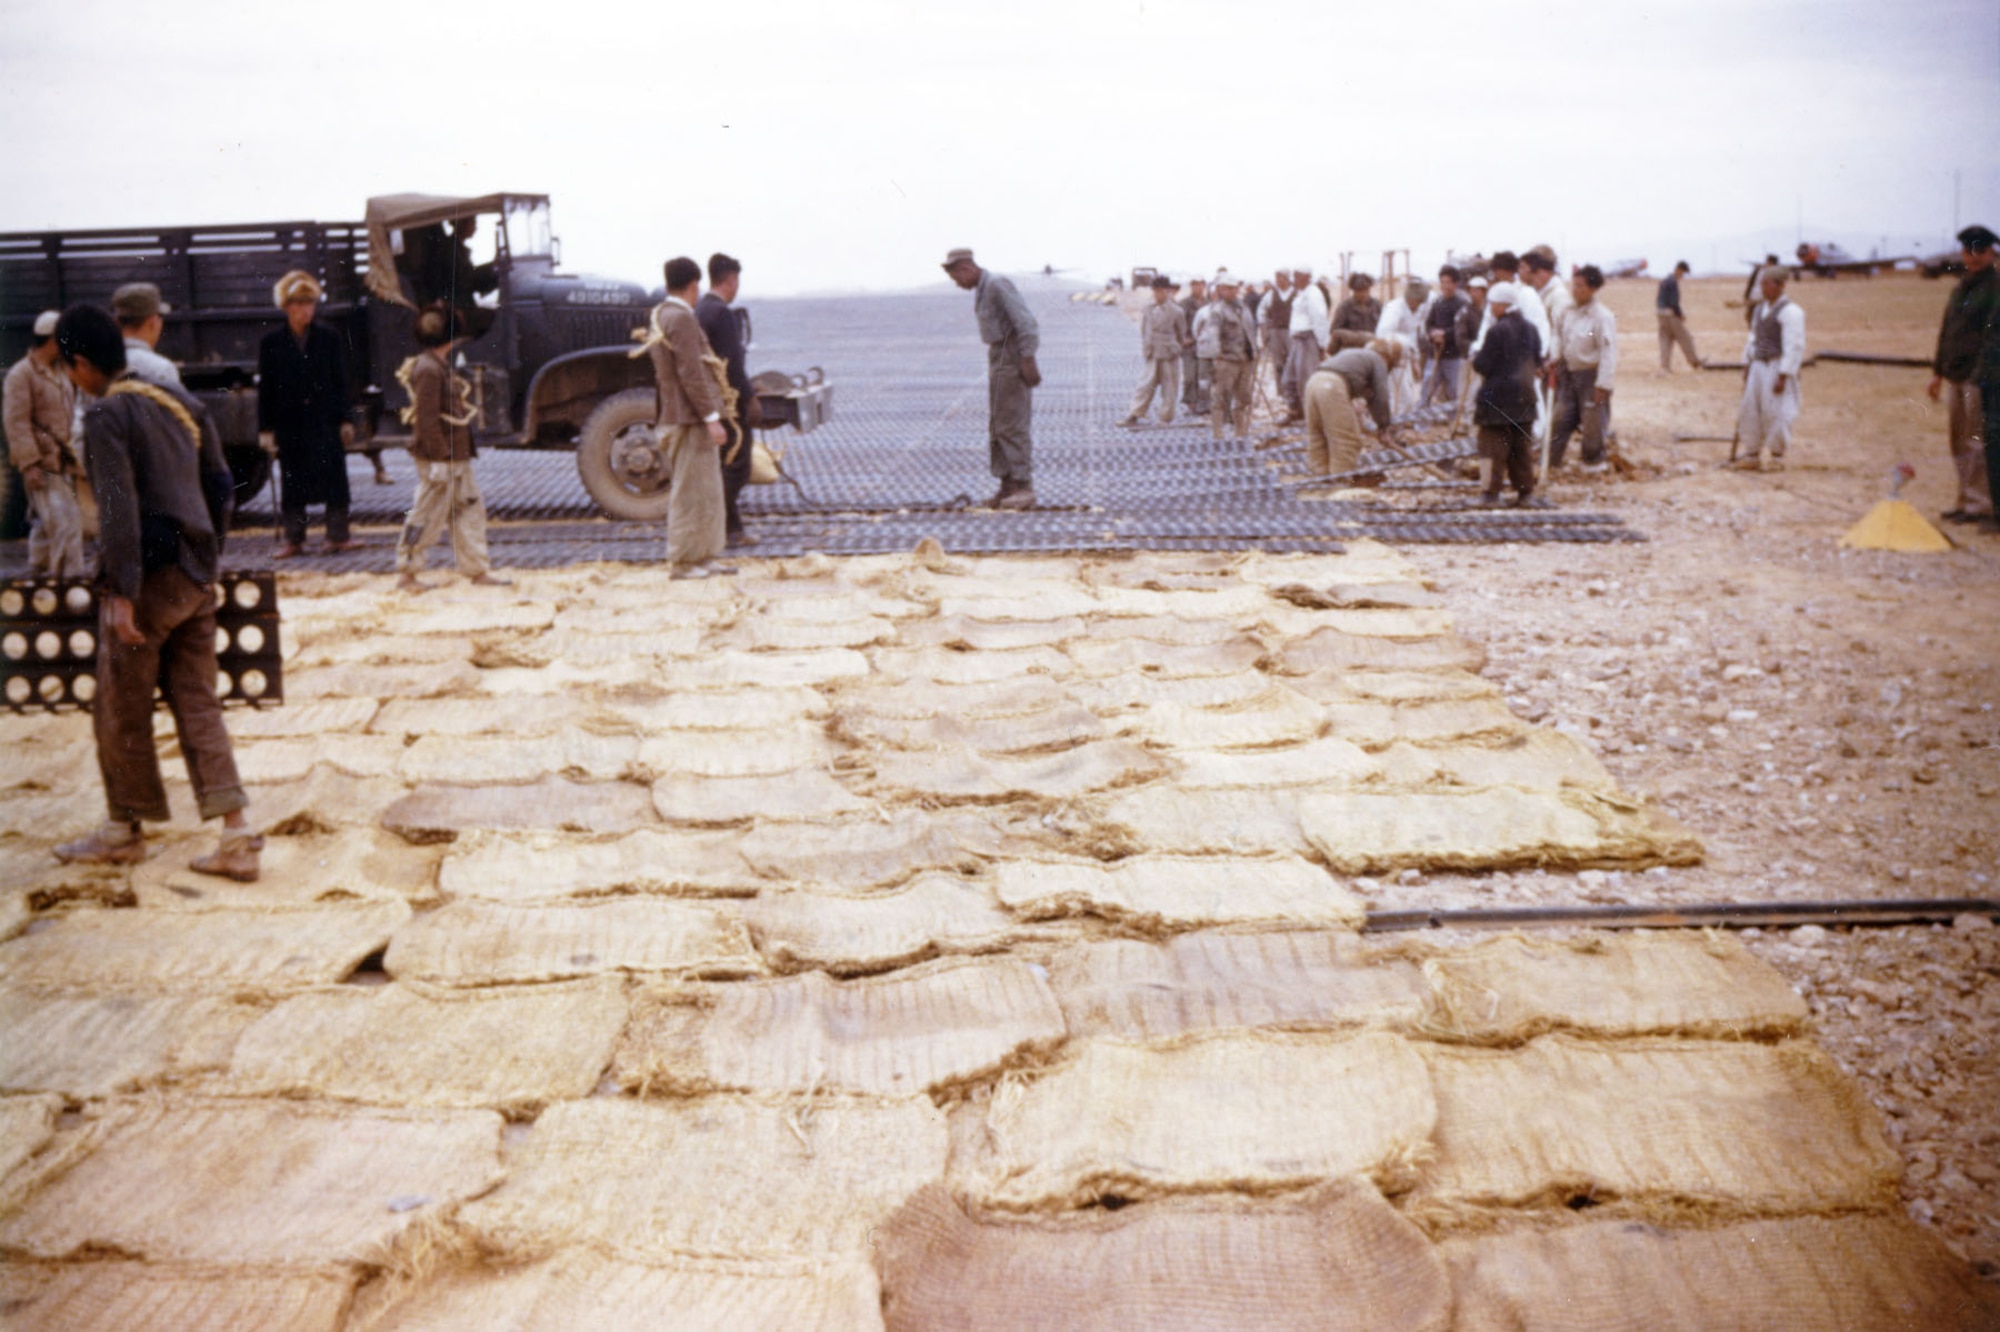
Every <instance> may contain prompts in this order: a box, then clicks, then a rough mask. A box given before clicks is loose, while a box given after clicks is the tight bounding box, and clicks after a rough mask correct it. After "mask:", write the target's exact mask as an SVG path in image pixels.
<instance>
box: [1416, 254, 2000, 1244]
mask: <svg viewBox="0 0 2000 1332" xmlns="http://www.w3.org/2000/svg"><path fill="white" fill-rule="evenodd" d="M1741 289H1742V288H1741V283H1740V282H1733V281H1729V282H1725V281H1719V280H1715V281H1697V282H1687V283H1684V284H1683V287H1682V290H1683V293H1684V300H1683V305H1684V308H1685V309H1686V310H1687V313H1688V317H1689V321H1690V323H1691V325H1692V327H1693V329H1694V333H1695V338H1696V342H1697V345H1698V346H1699V348H1700V350H1701V352H1702V354H1703V355H1704V356H1705V357H1709V358H1712V359H1717V360H1723V359H1728V360H1739V359H1740V358H1741V353H1742V350H1743V347H1742V343H1743V314H1742V311H1741V310H1740V309H1732V308H1729V307H1728V306H1727V305H1726V302H1727V301H1731V300H1736V299H1738V298H1740V295H1741ZM1948 290H1949V283H1948V282H1946V283H1939V282H1930V281H1925V280H1923V279H1921V278H1917V277H1911V276H1898V277H1882V278H1876V279H1874V280H1872V281H1850V280H1846V279H1842V280H1839V281H1832V282H1829V281H1821V280H1813V279H1799V280H1795V281H1794V282H1793V283H1792V286H1791V296H1792V298H1793V299H1794V300H1795V301H1796V302H1797V303H1798V304H1799V305H1801V306H1802V307H1804V309H1805V311H1806V317H1807V346H1808V351H1809V352H1818V351H1826V350H1840V351H1854V352H1863V353H1870V354H1878V355H1895V356H1928V355H1929V354H1930V352H1931V351H1932V349H1933V346H1934V343H1935V339H1936V335H1937V322H1938V319H1939V317H1940V316H1941V313H1942V309H1943V303H1944V299H1945V295H1946V292H1947V291H1948ZM1652 294H1653V284H1652V283H1651V282H1620V283H1613V284H1612V285H1611V286H1610V287H1608V288H1607V298H1608V300H1609V302H1610V305H1611V308H1612V310H1613V312H1614V313H1615V314H1616V315H1617V317H1618V321H1619V329H1620V337H1619V348H1620V354H1621V358H1622V360H1621V366H1620V370H1619V373H1618V387H1617V391H1616V393H1615V395H1614V399H1613V403H1614V414H1615V421H1616V424H1617V430H1618V437H1619V446H1620V449H1621V451H1622V452H1623V454H1624V455H1625V457H1626V458H1627V459H1628V460H1629V461H1630V462H1632V463H1633V464H1635V465H1636V468H1637V472H1636V475H1631V476H1625V477H1618V478H1609V479H1605V480H1602V481H1598V480H1595V479H1587V478H1575V479H1572V480H1568V481H1562V480H1559V481H1558V483H1557V484H1556V486H1555V487H1554V489H1553V497H1554V499H1555V500H1556V501H1557V502H1558V503H1559V504H1563V505H1570V504H1576V505H1588V506H1589V507H1591V508H1598V509H1604V510H1607V511H1610V512H1616V513H1622V514H1623V515H1624V516H1625V517H1626V521H1627V522H1629V523H1631V524H1632V525H1633V526H1634V527H1637V528H1639V529H1641V530H1643V531H1645V532H1646V533H1647V534H1648V536H1649V538H1650V539H1649V540H1648V541H1647V542H1646V543H1645V544H1643V545H1626V546H1607V547H1596V548H1591V549H1587V550H1581V549H1575V548H1568V547H1556V546H1508V547H1486V548H1481V549H1478V550H1474V551H1463V550H1452V549H1443V548H1436V547H1414V548H1411V549H1410V550H1409V551H1408V552H1407V553H1408V555H1409V557H1410V559H1411V561H1412V562H1413V563H1414V564H1415V565H1416V566H1417V567H1418V568H1419V569H1421V570H1423V571H1424V572H1425V574H1426V575H1427V576H1428V577H1429V578H1431V579H1432V580H1433V581H1434V582H1435V583H1436V585H1437V587H1438V589H1439V590H1440V591H1441V592H1442V593H1443V594H1444V596H1445V600H1446V602H1447V603H1448V604H1449V605H1450V606H1451V609H1452V612H1453V615H1454V617H1455V619H1456V622H1457V624H1458V626H1459V628H1460V630H1461V631H1462V632H1463V633H1465V634H1466V635H1467V637H1469V638H1472V639H1474V640H1475V641H1478V642H1481V643H1483V644H1485V645H1486V648H1487V651H1488V654H1489V657H1488V663H1487V667H1486V675H1487V676H1488V678H1489V679H1491V680H1492V681H1494V683H1496V684H1498V685H1499V686H1500V687H1501V689H1502V690H1503V691H1504V692H1505V695H1506V697H1507V698H1508V700H1509V702H1510V703H1511V704H1512V705H1513V706H1514V707H1515V708H1516V710H1517V711H1519V712H1520V713H1521V714H1522V715H1523V716H1524V717H1526V718H1528V719H1530V720H1535V721H1539V722H1541V723H1542V724H1545V725H1552V726H1554V727H1555V729H1557V730H1558V731H1563V732H1566V733H1569V734H1572V735H1575V736H1578V737H1580V738H1584V739H1586V740H1587V742H1588V743H1589V744H1590V745H1591V747H1592V748H1593V749H1595V750H1596V751H1597V753H1598V754H1599V755H1600V757H1602V759H1603V760H1604V763H1605V765H1606V767H1607V768H1609V769H1610V771H1611V772H1612V773H1613V775H1615V776H1616V777H1617V778H1618V780H1619V782H1620V784H1621V785H1623V786H1625V787H1626V788H1628V789H1630V790H1632V791H1634V792H1635V793H1638V794H1642V795H1645V796H1647V797H1649V798H1651V799H1653V800H1655V801H1656V802H1658V803H1659V805H1660V806H1661V807H1662V808H1664V809H1666V810H1668V811H1669V812H1671V813H1673V814H1674V815H1675V816H1677V817H1678V818H1680V819H1681V820H1682V821H1684V822H1685V823H1686V824H1688V826H1690V827H1691V828H1693V829H1695V830H1696V831H1697V832H1699V833H1700V835H1701V836H1702V837H1703V839H1704V840H1705V842H1706V844H1707V848H1708V856H1707V860H1706V862H1705V863H1704V864H1703V865H1702V866H1700V867H1698V868H1693V869H1661V870H1655V871H1652V872H1651V873H1648V874H1643V875H1637V876H1630V875H1617V874H1608V875H1607V874H1595V873H1589V872H1586V873H1584V874H1582V875H1580V876H1567V875H1565V876H1548V875H1536V874H1528V875H1504V874H1502V875H1492V876H1482V877H1480V878H1478V879H1467V880H1464V881H1436V880H1434V881H1431V882H1429V883H1423V884H1401V885H1395V884H1389V885H1384V893H1383V894H1382V899H1383V900H1382V901H1380V902H1378V905H1388V904H1391V903H1395V902H1398V901H1399V899H1400V904H1402V905H1409V906H1421V905H1431V904H1432V903H1434V902H1436V903H1441V904H1445V905H1456V904H1458V903H1459V902H1460V900H1461V899H1464V900H1467V901H1492V902H1496V903H1502V904H1523V905H1525V904H1529V903H1542V902H1564V903H1567V902H1578V901H1581V902H1592V901H1595V902H1623V901H1647V902H1663V903H1692V902H1722V901H1773V900H1782V901H1830V900H1840V899H1855V898H1868V899H1891V898H1958V897H1968V898H1989V899H1990V898H1994V897H1996V896H2000V890H1996V887H1995V877H1996V874H2000V871H1997V870H1996V868H1995V851H1996V848H2000V816H1996V808H2000V807H1996V800H2000V713H1996V711H1995V701H1996V700H2000V537H1996V536H1994V535H1993V534H1991V533H1984V532H1976V531H1974V530H1973V529H1972V528H1970V527H1967V526H1956V525H1950V524H1945V523H1942V522H1940V521H1938V515H1939V514H1940V513H1941V511H1943V510H1945V509H1948V508H1950V507H1952V504H1953V502H1954V500H1955V498H1956V488H1955V485H1954V484H1953V472H1952V467H1951V462H1950V458H1949V454H1948V451H1947V447H1946V441H1945V414H1944V409H1943V407H1942V406H1940V405H1938V404H1937V403H1934V402H1932V401H1931V400H1930V399H1929V398H1928V397H1926V396H1925V394H1924V386H1925V384H1926V383H1927V382H1928V380H1929V378H1930V373H1929V371H1928V370H1922V369H1915V368H1901V367H1877V366H1865V365H1854V364H1839V363H1833V362H1824V361H1822V362H1819V363H1817V364H1815V365H1813V366H1811V367H1809V368H1808V369H1807V370H1806V371H1805V373H1804V390H1803V391H1804V396H1805V407H1804V413H1803V415H1802V416H1801V418H1800V420H1799V423H1798V428H1797V430H1796V432H1795V436H1794V440H1795V442H1794V446H1793V450H1792V453H1791V455H1790V456H1789V458H1788V459H1787V467H1786V470H1784V471H1782V472H1776V473H1743V472H1734V471H1729V470H1724V469H1722V468H1720V467H1719V464H1720V463H1722V462H1724V461H1726V460H1727V458H1728V456H1729V444H1728V437H1729V436H1730V434H1731V433H1732V431H1733V429H1734V422H1735V410H1736V404H1737V400H1738V396H1739V394H1740V391H1741V377H1740V375H1738V374H1734V373H1729V372H1723V371H1709V372H1705V373H1693V372H1690V371H1688V370H1687V369H1686V367H1685V364H1684V363H1683V362H1682V361H1681V360H1680V358H1679V354H1678V353H1676V355H1675V372H1674V373H1673V374H1672V375H1671V376H1661V375H1660V374H1658V357H1657V350H1656V341H1655V329H1654V319H1653V314H1652ZM1677 436H1711V437H1716V436H1719V437H1720V441H1719V442H1718V441H1715V440H1703V441H1685V442H1683V441H1679V440H1677ZM1904 461H1907V462H1909V463H1910V464H1911V465H1912V466H1913V467H1914V468H1915V469H1916V473H1917V474H1916V479H1915V480H1914V482H1912V483H1911V484H1910V485H1909V486H1908V487H1906V489H1905V491H1904V497H1905V498H1907V499H1909V500H1910V501H1911V503H1912V504H1913V505H1915V507H1916V508H1917V509H1918V510H1919V511H1920V512H1921V513H1923V514H1924V515H1925V517H1927V518H1929V519H1931V520H1932V521H1933V522H1936V523H1937V525H1938V526H1939V527H1940V528H1941V529H1942V530H1944V531H1945V532H1946V533H1947V534H1949V535H1950V536H1951V537H1952V538H1953V539H1954V540H1955V541H1957V542H1959V543H1960V545H1959V548H1958V549H1956V550H1954V551H1952V552H1950V553H1949V554H1940V555H1903V554H1891V553H1887V552H1880V551H1858V550H1843V549H1841V548H1840V546H1839V544H1838V543H1839V539H1840V537H1841V534H1842V533H1843V532H1845V531H1846V530H1847V528H1848V527H1849V526H1851V525H1852V524H1853V523H1854V522H1856V521H1857V520H1859V519H1860V518H1861V516H1862V515H1863V514H1865V513H1866V512H1867V511H1868V509H1869V507H1870V506H1871V505H1873V504H1874V503H1875V502H1876V501H1878V500H1880V499H1881V498H1883V497H1884V495H1885V494H1886V493H1887V490H1888V473H1889V472H1890V470H1891V469H1892V468H1893V467H1894V466H1895V465H1896V464H1897V463H1899V462H1904ZM1755 947H1756V948H1757V950H1758V951H1759V952H1760V953H1761V954H1762V955H1764V956H1765V957H1766V958H1768V959H1769V960H1770V961H1771V962H1773V963H1774V964H1776V965H1777V966H1779V967H1780V968H1781V969H1782V970H1783V971H1784V972H1785V973H1786V974H1787V975H1788V976H1789V977H1791V979H1792V980H1793V982H1794V983H1795V984H1797V985H1798V986H1799V988H1800V990H1801V992H1802V993H1803V994H1804V995H1805V996H1806V998H1807V1000H1808V1001H1809V1002H1810V1003H1811V1005H1812V1008H1813V1012H1814V1019H1815V1023H1816V1025H1817V1027H1818V1029H1819V1035H1820V1039H1821V1040H1822V1042H1824V1043H1825V1044H1826V1046H1827V1048H1828V1049H1829V1050H1830V1051H1832V1052H1833V1053H1834V1054H1835V1056H1836V1057H1837V1058H1839V1059H1840V1060H1841V1061H1842V1062H1843V1063H1844V1064H1845V1065H1846V1066H1847V1067H1848V1069H1849V1070H1850V1071H1851V1072H1853V1073H1854V1074H1855V1075H1856V1076H1857V1077H1859V1078H1860V1079H1861V1080H1862V1082H1863V1084H1864V1085H1865V1086H1866V1087H1867V1089H1868V1091H1869V1094H1870V1096H1871V1097H1872V1098H1873V1099H1874V1100H1875V1102H1876V1104H1877V1105H1878V1106H1880V1107H1881V1108H1882V1110H1883V1111H1884V1113H1885V1114H1886V1115H1887V1116H1888V1117H1889V1118H1888V1122H1889V1129H1890V1133H1891V1135H1892V1137H1896V1138H1898V1139H1899V1140H1900V1143H1901V1145H1902V1147H1903V1149H1904V1152H1905V1156H1906V1159H1907V1162H1908V1165H1909V1170H1908V1173H1907V1174H1906V1177H1905V1184H1904V1193H1905V1196H1906V1198H1907V1199H1909V1201H1910V1203H1911V1206H1912V1210H1913V1212H1915V1213H1916V1214H1917V1215H1919V1216H1921V1217H1925V1218H1932V1217H1934V1218H1935V1219H1936V1222H1937V1224H1938V1225H1939V1226H1940V1228H1941V1229H1943V1230H1944V1232H1945V1233H1946V1234H1947V1235H1949V1236H1950V1237H1951V1238H1952V1239H1953V1240H1954V1241H1955V1242H1957V1243H1959V1244H1961V1245H1962V1246H1964V1247H1965V1249H1966V1250H1967V1252H1968V1253H1969V1254H1970V1255H1971V1256H1973V1257H1974V1258H1975V1259H1976V1260H1977V1261H1979V1262H1981V1263H1982V1264H1984V1265H1985V1267H1986V1270H1987V1271H1988V1272H1989V1273H1990V1272H1992V1271H1994V1270H1995V1265H1996V1264H2000V989H1996V987H1995V981H1996V978H2000V931H1995V930H1993V929H1989V928H1985V927H1984V926H1983V924H1982V922H1981V921H1979V920H1978V919H1966V920H1964V921H1962V922H1961V923H1960V926H1959V928H1957V929H1945V928H1941V927H1939V928H1921V927H1912V928H1907V929H1891V930H1866V931H1855V932H1853V933H1851V934H1850V933H1845V932H1840V931H1835V932H1833V933H1830V934H1829V933H1827V932H1825V931H1822V930H1818V929H1811V928H1808V929H1804V930H1794V931H1790V932H1788V933H1778V934H1772V935H1769V936H1766V937H1763V938H1760V939H1758V940H1756V942H1755Z"/></svg>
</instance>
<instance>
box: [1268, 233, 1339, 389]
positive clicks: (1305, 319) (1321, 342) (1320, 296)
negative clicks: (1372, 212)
mask: <svg viewBox="0 0 2000 1332" xmlns="http://www.w3.org/2000/svg"><path fill="white" fill-rule="evenodd" d="M1292 289H1293V290H1294V291H1295V292H1296V293H1297V294H1296V295H1295V296H1293V297H1292V322H1291V327H1290V330H1289V331H1290V333H1291V345H1290V347H1289V348H1288V349H1287V350H1286V353H1285V373H1284V376H1283V378H1281V379H1280V380H1279V381H1278V391H1279V392H1280V393H1282V394H1283V395H1284V397H1285V406H1286V407H1287V408H1288V409H1289V414H1288V415H1287V416H1286V418H1285V419H1286V421H1287V422H1291V421H1300V420H1304V419H1305V397H1304V394H1305V387H1306V381H1307V380H1308V379H1311V378H1312V377H1313V372H1314V371H1316V370H1318V369H1319V363H1320V362H1321V361H1322V360H1324V359H1325V358H1326V338H1327V333H1328V332H1329V329H1330V324H1331V320H1332V318H1333V311H1332V310H1331V309H1330V308H1328V306H1327V303H1326V293H1325V292H1324V291H1321V290H1320V288H1319V284H1318V283H1316V282H1314V281H1313V280H1312V267H1311V265H1308V264H1300V265H1296V266H1294V267H1293V269H1292Z"/></svg>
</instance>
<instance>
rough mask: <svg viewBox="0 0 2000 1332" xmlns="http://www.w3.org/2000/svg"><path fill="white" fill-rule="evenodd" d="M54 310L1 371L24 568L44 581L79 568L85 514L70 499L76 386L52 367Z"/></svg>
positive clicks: (73, 486) (72, 493)
mask: <svg viewBox="0 0 2000 1332" xmlns="http://www.w3.org/2000/svg"><path fill="white" fill-rule="evenodd" d="M56 321H57V315H56V312H55V311H54V310H44V311H42V313H41V314H40V315H39V316H38V317H37V318H36V319H35V328H34V342H33V344H32V345H31V346H30V347H29V348H28V354H27V355H26V356H23V357H22V358H21V359H20V360H18V361H16V362H15V363H14V364H13V366H12V367H11V368H10V369H9V370H8V371H7V381H6V389H5V393H4V405H5V406H4V415H5V419H6V430H7V458H8V461H10V462H12V463H13V464H14V467H15V470H17V471H18V472H20V474H21V484H22V485H23V486H25V487H27V491H28V511H29V513H30V514H31V515H32V516H33V521H34V525H33V527H31V528H30V529H29V531H28V567H29V568H31V569H32V570H33V571H34V572H35V573H37V574H41V575H45V576H47V577H50V578H79V577H82V575H83V573H84V563H83V515H82V512H81V511H80V510H79V509H78V508H77V503H76V484H75V482H76V474H77V460H76V455H75V453H74V451H73V450H72V449H71V447H70V422H71V418H72V417H73V416H74V414H75V411H76V387H75V386H74V385H73V384H71V383H70V382H69V380H68V379H67V378H66V377H65V376H64V375H63V372H62V371H61V370H60V369H58V368H57V366H56Z"/></svg>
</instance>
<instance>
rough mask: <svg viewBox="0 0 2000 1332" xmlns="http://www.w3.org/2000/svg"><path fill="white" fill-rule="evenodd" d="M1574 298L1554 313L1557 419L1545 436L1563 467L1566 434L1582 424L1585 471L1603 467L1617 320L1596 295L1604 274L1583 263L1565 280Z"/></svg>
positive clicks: (1614, 369) (1555, 462)
mask: <svg viewBox="0 0 2000 1332" xmlns="http://www.w3.org/2000/svg"><path fill="white" fill-rule="evenodd" d="M1569 287H1570V295H1571V297H1572V300H1571V302H1570V304H1569V306H1568V308H1566V309H1565V310H1564V311H1563V312H1562V313H1561V314H1559V315H1557V316H1556V353H1555V371H1556V398H1555V419H1554V422H1553V425H1552V427H1551V430H1552V432H1553V433H1551V435H1550V436H1549V466H1551V467H1561V466H1562V464H1563V455H1564V453H1565V452H1567V451H1568V449H1569V437H1570V436H1571V435H1572V434H1574V433H1575V432H1576V430H1577V428H1578V427H1579V426H1581V427H1582V429H1583V470H1584V471H1586V472H1602V471H1603V470H1605V467H1606V466H1607V464H1606V463H1605V461H1604V418H1605V415H1606V412H1607V409H1608V408H1609V406H1610V403H1611V390H1612V387H1613V380H1614V379H1615V378H1616V376H1617V374H1618V321H1617V320H1616V319H1614V318H1612V316H1611V311H1610V310H1608V309H1606V308H1605V305H1604V302H1603V301H1600V300H1598V299H1597V293H1598V292H1599V291H1601V290H1603V288H1604V274H1603V273H1602V272H1600V271H1599V270H1598V268H1597V266H1596V265H1595V264H1585V265H1584V266H1583V267H1582V268H1579V269H1578V270H1577V271H1576V276H1575V277H1572V278H1571V279H1570V280H1569Z"/></svg>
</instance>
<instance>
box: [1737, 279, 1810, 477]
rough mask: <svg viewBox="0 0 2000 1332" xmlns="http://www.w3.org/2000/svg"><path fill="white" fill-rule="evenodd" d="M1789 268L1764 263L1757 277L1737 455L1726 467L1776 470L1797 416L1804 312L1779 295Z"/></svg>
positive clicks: (1803, 354)
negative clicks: (1755, 300) (1760, 298)
mask: <svg viewBox="0 0 2000 1332" xmlns="http://www.w3.org/2000/svg"><path fill="white" fill-rule="evenodd" d="M1791 277H1792V274H1791V270H1790V269H1788V268H1786V267H1785V266H1784V265H1783V264H1768V265H1766V266H1765V268H1764V271H1763V272H1762V273H1760V274H1758V276H1757V286H1758V290H1759V291H1760V292H1761V293H1762V295H1763V298H1764V299H1762V300H1761V301H1759V302H1757V307H1756V308H1755V309H1754V310H1752V311H1751V312H1750V336H1749V337H1748V338H1747V339H1745V340H1744V343H1743V364H1744V370H1743V405H1742V406H1741V407H1740V408H1739V409H1738V410H1737V413H1736V439H1737V455H1736V458H1735V459H1734V460H1733V461H1732V462H1731V463H1730V466H1732V467H1736V468H1739V469H1741V470H1743V471H1751V472H1757V471H1762V472H1776V471H1779V470H1781V469H1782V468H1783V467H1784V465H1785V462H1784V458H1785V451H1786V449H1787V448H1789V447H1790V445H1791V442H1792V423H1793V422H1794V421H1796V420H1798V418H1799V407H1800V404H1801V396H1800V393H1799V368H1800V366H1802V365H1803V364H1804V363H1805V358H1806V312H1805V311H1804V310H1801V309H1800V308H1799V307H1798V306H1797V305H1795V304H1793V303H1792V299H1791V297H1789V296H1787V295H1786V294H1785V284H1786V283H1788V282H1790V281H1791Z"/></svg>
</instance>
